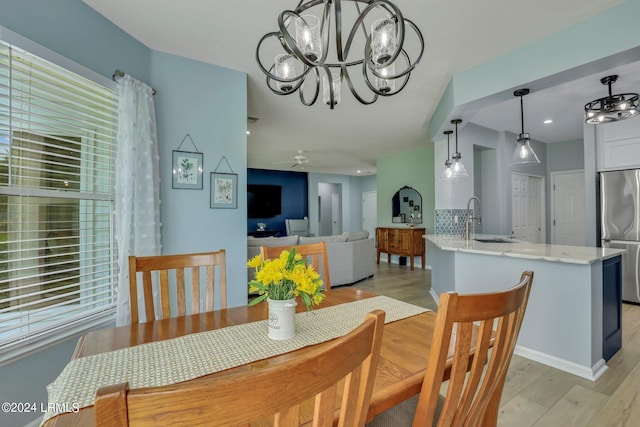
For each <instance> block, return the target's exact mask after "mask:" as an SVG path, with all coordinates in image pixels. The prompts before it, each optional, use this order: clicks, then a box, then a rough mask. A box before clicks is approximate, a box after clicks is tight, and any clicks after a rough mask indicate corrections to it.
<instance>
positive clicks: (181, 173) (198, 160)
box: [171, 150, 202, 190]
mask: <svg viewBox="0 0 640 427" xmlns="http://www.w3.org/2000/svg"><path fill="white" fill-rule="evenodd" d="M172 171H173V181H172V185H171V188H178V189H187V190H202V153H199V152H192V151H178V150H173V168H172Z"/></svg>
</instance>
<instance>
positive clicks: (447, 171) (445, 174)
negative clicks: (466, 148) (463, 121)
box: [440, 130, 454, 181]
mask: <svg viewBox="0 0 640 427" xmlns="http://www.w3.org/2000/svg"><path fill="white" fill-rule="evenodd" d="M452 133H453V131H452V130H445V131H444V134H445V135H447V160H445V162H444V170H443V171H442V173H441V174H440V180H443V181H444V180H451V179H454V177H453V169H451V159H450V158H449V157H450V154H451V153H450V152H449V135H451V134H452Z"/></svg>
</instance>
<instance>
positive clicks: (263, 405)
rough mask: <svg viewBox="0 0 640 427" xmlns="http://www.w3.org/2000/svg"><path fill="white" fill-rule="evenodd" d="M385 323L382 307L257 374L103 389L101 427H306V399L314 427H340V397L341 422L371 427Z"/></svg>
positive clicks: (100, 394) (98, 398) (97, 404)
mask: <svg viewBox="0 0 640 427" xmlns="http://www.w3.org/2000/svg"><path fill="white" fill-rule="evenodd" d="M384 318H385V313H384V311H382V310H375V311H373V312H371V313H369V314H367V315H366V317H365V320H364V322H363V323H362V324H361V325H360V326H358V327H357V328H356V329H355V330H353V331H352V332H350V333H349V334H347V335H345V336H343V337H341V338H338V339H336V340H334V341H330V342H327V343H324V344H322V345H318V346H316V347H315V348H313V349H311V350H310V351H309V352H307V353H304V354H303V355H301V356H299V357H294V358H290V359H288V360H286V361H284V362H282V363H277V364H273V365H271V366H268V367H266V368H264V369H261V370H257V371H252V370H248V371H242V372H236V373H233V374H229V375H226V376H221V377H214V378H207V377H205V378H202V379H200V380H192V381H187V382H182V383H178V384H174V385H169V386H163V387H154V388H146V389H135V390H128V389H127V384H120V385H116V386H108V387H103V388H101V389H100V390H98V392H97V394H96V400H95V420H96V426H97V427H111V426H113V427H115V426H117V427H121V426H142V425H145V426H146V425H149V426H157V425H171V426H173V427H177V426H196V425H207V426H237V425H249V423H250V422H251V421H256V420H265V421H267V419H268V420H269V424H270V423H271V421H272V422H273V425H275V426H281V427H287V426H299V425H300V424H301V423H302V422H301V420H300V407H301V402H304V401H307V400H310V399H314V398H315V400H314V402H312V404H310V405H311V406H312V407H313V420H314V422H315V423H314V426H318V427H330V426H333V425H334V417H335V416H336V415H337V414H336V413H335V412H336V411H335V406H336V398H340V399H341V400H340V402H341V404H340V411H339V417H340V421H339V425H340V426H344V427H351V426H354V427H355V426H364V422H365V419H366V415H367V410H368V407H369V401H370V399H371V393H372V390H373V381H374V378H375V372H376V368H377V365H378V357H379V353H380V345H381V342H382V332H383V328H384ZM328 366H330V367H331V368H330V369H327V367H328ZM342 380H344V381H342ZM305 422H306V420H305Z"/></svg>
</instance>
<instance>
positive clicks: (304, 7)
mask: <svg viewBox="0 0 640 427" xmlns="http://www.w3.org/2000/svg"><path fill="white" fill-rule="evenodd" d="M343 4H345V6H346V4H352V5H353V8H348V9H347V8H346V7H345V8H343ZM348 17H353V20H352V24H351V27H350V29H349V30H348V32H346V31H345V29H346V27H344V25H345V21H346V20H347V19H346V18H348ZM332 18H333V22H331V21H332ZM350 22H351V21H350ZM278 26H279V31H275V32H271V33H267V34H265V35H264V36H262V38H261V39H260V41H259V42H258V46H257V48H256V61H257V62H258V66H259V67H260V69H261V70H262V72H263V73H264V74H265V75H266V83H267V86H268V87H269V89H271V91H272V92H274V93H275V94H277V95H290V94H292V93H295V92H298V93H299V96H300V102H302V104H304V105H306V106H310V105H313V104H314V103H315V102H316V100H317V99H318V97H319V95H320V88H321V87H322V100H323V102H324V103H325V104H327V105H329V107H330V108H331V109H333V108H334V107H335V106H336V105H337V104H339V103H340V101H341V93H340V91H341V86H342V82H343V81H344V82H346V83H347V86H348V87H349V90H350V91H351V93H352V94H353V96H354V97H355V98H356V99H357V100H358V101H359V102H360V103H362V104H365V105H368V104H372V103H374V102H376V100H377V99H378V96H391V95H395V94H396V93H399V92H400V91H401V90H402V89H404V87H405V86H406V84H407V82H408V81H409V76H410V74H411V72H412V71H413V69H414V68H415V67H416V65H417V64H418V63H419V62H420V59H421V58H422V54H423V52H424V39H423V37H422V33H421V32H420V30H419V29H418V27H417V26H416V25H415V24H414V23H413V22H411V21H410V20H409V19H407V18H405V17H404V16H403V15H402V12H401V11H400V9H399V8H398V7H397V6H396V5H394V4H393V3H391V2H390V1H387V0H345V1H342V0H307V1H305V0H301V1H300V2H299V3H298V6H297V7H296V8H295V10H285V11H284V12H282V13H281V14H280V15H279V16H278ZM331 29H333V33H332V34H330V32H331V31H330V30H331ZM409 29H410V30H412V33H413V35H415V38H417V44H416V45H414V46H419V47H417V49H416V50H417V55H416V56H415V59H414V60H413V61H412V59H411V57H410V56H409V54H408V53H407V50H406V46H405V37H406V36H407V35H408V34H409V33H408V31H407V30H409ZM269 40H275V41H277V43H275V45H276V46H277V50H278V51H279V54H278V55H276V56H275V57H273V56H271V57H269V58H270V59H269V61H273V62H272V63H271V65H268V67H267V66H265V62H263V60H262V59H261V57H268V55H269V52H270V51H269V48H268V47H266V46H267V45H266V43H265V42H267V41H269ZM333 43H335V51H332V52H330V50H331V49H330V44H333ZM354 51H357V52H358V53H360V55H359V56H358V57H357V58H353V55H350V54H351V53H352V52H354ZM271 52H273V51H271ZM356 76H361V81H359V82H358V83H356V82H355V77H356ZM362 82H363V83H362ZM305 85H307V86H310V87H311V89H307V91H308V93H307V91H305V87H304V86H305ZM362 90H365V91H368V92H370V94H369V96H367V97H363V96H362V95H361V94H360V93H359V91H360V92H361V91H362ZM305 93H306V95H305ZM309 95H310V96H309Z"/></svg>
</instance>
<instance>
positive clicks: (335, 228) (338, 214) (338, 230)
mask: <svg viewBox="0 0 640 427" xmlns="http://www.w3.org/2000/svg"><path fill="white" fill-rule="evenodd" d="M331 234H332V235H333V236H335V235H337V234H342V211H341V208H340V195H339V194H335V193H334V194H331Z"/></svg>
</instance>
